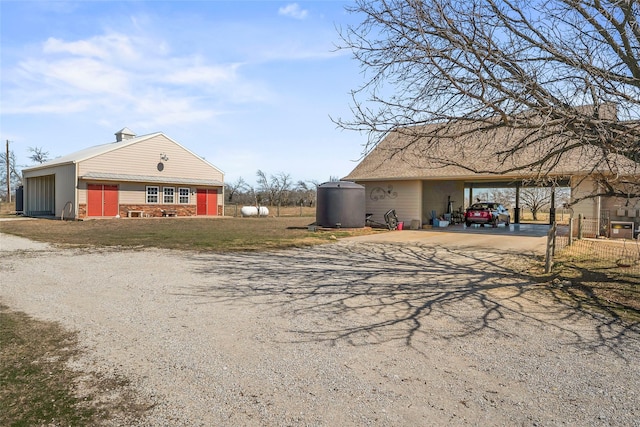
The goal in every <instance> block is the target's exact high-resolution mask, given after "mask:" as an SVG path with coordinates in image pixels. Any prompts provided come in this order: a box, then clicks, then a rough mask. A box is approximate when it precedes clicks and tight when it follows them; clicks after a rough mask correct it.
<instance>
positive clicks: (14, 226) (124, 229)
mask: <svg viewBox="0 0 640 427" xmlns="http://www.w3.org/2000/svg"><path fill="white" fill-rule="evenodd" d="M313 221H314V218H309V217H279V218H273V217H267V218H230V217H220V218H195V217H193V218H180V217H178V218H130V219H124V218H122V219H107V220H91V221H59V220H45V219H37V220H28V221H2V222H0V232H2V233H9V234H13V235H17V236H22V237H26V238H29V239H32V240H36V241H40V242H49V243H54V244H57V245H66V246H95V247H101V246H102V247H104V246H121V247H157V248H169V249H191V250H213V251H248V250H249V251H251V250H265V249H275V248H289V247H300V246H308V245H314V244H320V243H325V242H327V241H329V240H332V239H334V238H340V237H347V236H354V235H361V234H369V233H378V232H381V231H380V230H371V229H368V228H365V229H357V230H347V229H344V230H331V231H316V232H312V231H309V230H308V225H309V224H310V223H312V222H313Z"/></svg>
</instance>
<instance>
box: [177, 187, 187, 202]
mask: <svg viewBox="0 0 640 427" xmlns="http://www.w3.org/2000/svg"><path fill="white" fill-rule="evenodd" d="M178 203H189V189H188V188H178Z"/></svg>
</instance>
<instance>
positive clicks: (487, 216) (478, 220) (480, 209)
mask: <svg viewBox="0 0 640 427" xmlns="http://www.w3.org/2000/svg"><path fill="white" fill-rule="evenodd" d="M501 222H504V224H505V225H506V226H507V227H508V226H509V223H510V222H511V215H510V214H509V211H508V210H507V209H505V207H504V206H502V205H501V204H500V203H493V202H478V203H474V204H473V205H471V206H469V207H468V208H467V210H466V212H465V213H464V223H465V224H466V225H467V227H471V224H482V225H483V226H484V224H491V225H492V226H493V227H497V226H498V223H501Z"/></svg>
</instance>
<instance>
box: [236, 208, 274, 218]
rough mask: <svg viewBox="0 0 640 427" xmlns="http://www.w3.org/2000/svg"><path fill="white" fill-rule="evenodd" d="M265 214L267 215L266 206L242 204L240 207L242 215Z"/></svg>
mask: <svg viewBox="0 0 640 427" xmlns="http://www.w3.org/2000/svg"><path fill="white" fill-rule="evenodd" d="M258 214H259V216H267V215H269V209H267V207H266V206H260V208H257V207H255V206H243V207H242V209H240V215H242V216H258Z"/></svg>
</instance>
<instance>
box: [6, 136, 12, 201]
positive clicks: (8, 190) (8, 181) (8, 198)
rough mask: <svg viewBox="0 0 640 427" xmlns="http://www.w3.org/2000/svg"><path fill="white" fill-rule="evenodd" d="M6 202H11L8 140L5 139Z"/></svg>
mask: <svg viewBox="0 0 640 427" xmlns="http://www.w3.org/2000/svg"><path fill="white" fill-rule="evenodd" d="M7 202H8V203H11V168H10V163H9V140H8V139H7Z"/></svg>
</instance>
